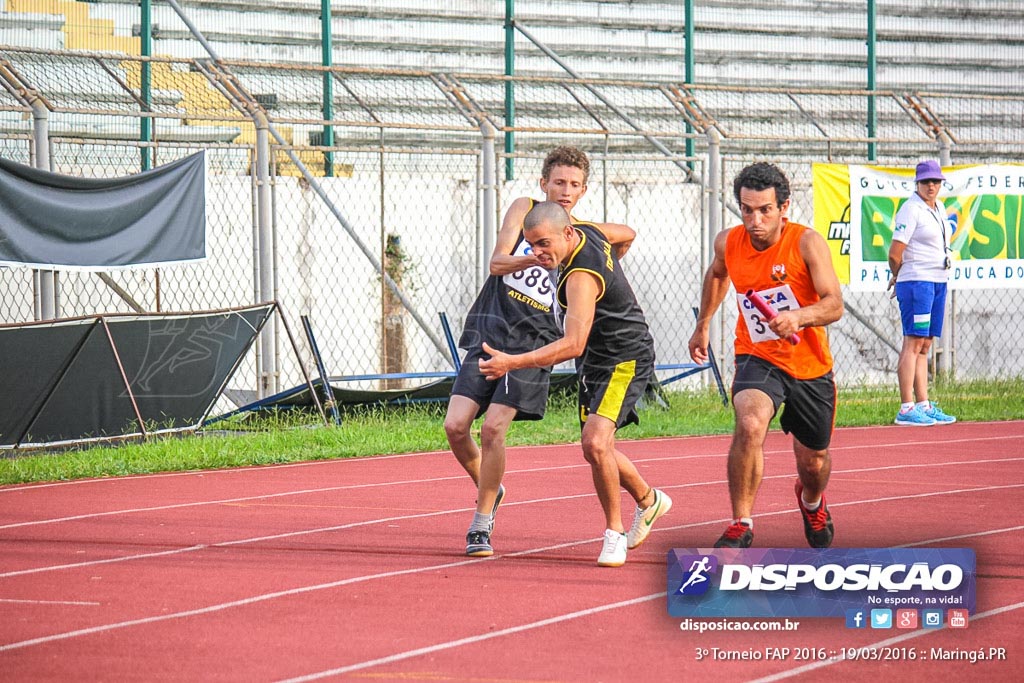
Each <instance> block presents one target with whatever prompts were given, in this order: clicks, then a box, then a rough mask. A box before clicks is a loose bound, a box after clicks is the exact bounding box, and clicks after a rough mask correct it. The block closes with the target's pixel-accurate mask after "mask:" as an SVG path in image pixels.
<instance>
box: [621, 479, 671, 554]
mask: <svg viewBox="0 0 1024 683" xmlns="http://www.w3.org/2000/svg"><path fill="white" fill-rule="evenodd" d="M671 509H672V499H671V498H669V497H668V494H667V493H663V492H661V491H659V490H658V489H654V502H653V503H651V505H650V507H648V508H644V509H640V508H639V507H637V509H636V514H635V515H633V526H631V527H629V533H628V534H626V547H627V548H629V549H630V550H632V549H633V548H636V547H637V546H639V545H640V544H641V543H643V542H644V541H646V540H647V534H649V533H651V527H652V526H653V525H654V522H655V521H657V519H658V518H659V517H661V516H662V515H663V514H665V513H666V512H668V511H669V510H671Z"/></svg>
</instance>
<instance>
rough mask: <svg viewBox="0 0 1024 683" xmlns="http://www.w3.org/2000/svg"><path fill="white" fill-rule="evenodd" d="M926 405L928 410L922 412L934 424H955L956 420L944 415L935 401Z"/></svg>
mask: <svg viewBox="0 0 1024 683" xmlns="http://www.w3.org/2000/svg"><path fill="white" fill-rule="evenodd" d="M928 405H929V408H928V410H924V411H922V412H923V413H924V414H925V415H927V416H928V417H930V418H931V419H933V420H935V424H937V425H950V424H953V423H954V422H956V418H955V417H953V416H952V415H946V414H945V413H944V412H942V408H940V407H939V406H938V404H937V403H935V401H929V403H928Z"/></svg>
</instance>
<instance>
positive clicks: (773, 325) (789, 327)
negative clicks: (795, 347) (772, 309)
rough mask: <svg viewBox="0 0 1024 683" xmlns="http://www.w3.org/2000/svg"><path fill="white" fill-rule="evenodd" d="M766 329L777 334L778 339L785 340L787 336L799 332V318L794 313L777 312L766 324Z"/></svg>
mask: <svg viewBox="0 0 1024 683" xmlns="http://www.w3.org/2000/svg"><path fill="white" fill-rule="evenodd" d="M768 329H770V330H771V331H772V332H774V333H775V334H777V335H778V336H779V339H787V338H789V335H791V334H796V333H797V332H799V331H800V316H799V314H798V313H797V312H796V311H779V313H778V315H776V316H775V317H774V318H772V319H771V320H770V321H769V322H768Z"/></svg>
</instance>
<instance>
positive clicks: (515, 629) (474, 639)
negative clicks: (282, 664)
mask: <svg viewBox="0 0 1024 683" xmlns="http://www.w3.org/2000/svg"><path fill="white" fill-rule="evenodd" d="M659 598H660V599H662V600H664V599H665V593H664V592H662V593H653V594H651V595H644V596H641V597H639V598H633V599H632V600H623V601H622V602H613V603H611V604H608V605H601V606H600V607H591V608H590V609H584V610H580V611H578V612H569V613H568V614H560V615H559V616H557V617H551V618H549V619H541V620H540V621H534V622H531V623H529V624H520V625H519V626H512V627H509V628H504V629H501V630H500V631H492V632H488V633H481V634H480V635H476V636H469V637H467V638H460V639H459V640H452V641H449V642H447V643H438V644H437V645H430V646H428V647H421V648H417V649H415V650H406V651H405V652H398V653H395V654H393V655H388V656H387V657H380V658H379V659H370V660H367V661H365V662H359V663H358V664H350V665H348V666H342V667H338V668H337V669H329V670H327V671H318V672H316V673H312V674H307V675H305V676H298V677H297V678H287V679H283V680H281V681H279V683H301V682H302V681H315V680H317V679H320V678H327V677H328V676H337V675H339V674H345V673H349V672H351V671H359V670H360V669H369V668H370V667H373V666H380V665H381V664H391V663H393V662H400V661H402V660H403V659H411V658H413V657H419V656H421V655H429V654H431V653H433V652H441V651H443V650H450V649H452V648H456V647H461V646H463V645H473V644H474V643H480V642H483V641H485V640H490V639H492V638H501V637H503V636H509V635H512V634H514V633H522V632H523V631H530V630H532V629H535V628H543V627H544V626H551V625H553V624H558V623H561V622H563V621H571V620H573V619H579V618H581V617H589V616H592V615H594V614H600V613H601V612H607V611H609V610H613V609H619V608H621V607H632V606H633V605H639V604H641V603H644V602H650V601H651V600H657V599H659Z"/></svg>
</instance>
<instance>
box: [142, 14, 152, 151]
mask: <svg viewBox="0 0 1024 683" xmlns="http://www.w3.org/2000/svg"><path fill="white" fill-rule="evenodd" d="M140 11H141V13H142V17H141V22H140V23H141V26H142V30H141V31H140V33H141V34H142V35H141V38H140V40H141V43H142V45H141V46H140V49H141V52H142V56H143V57H152V56H153V21H152V19H153V16H152V6H151V0H142V6H141V9H140ZM152 77H153V75H152V72H151V70H150V64H149V61H148V60H147V61H144V62H142V74H141V76H140V78H141V81H140V83H139V90H140V94H141V95H142V103H143V107H144V111H146V112H151V111H153V91H152ZM139 140H141V141H142V142H152V141H153V119H152V118H150V117H148V116H143V117H142V118H140V119H139ZM140 152H141V155H142V158H141V161H142V170H143V171H148V170H149V169H151V168H152V167H153V148H152V147H149V146H145V147H141V148H140Z"/></svg>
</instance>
